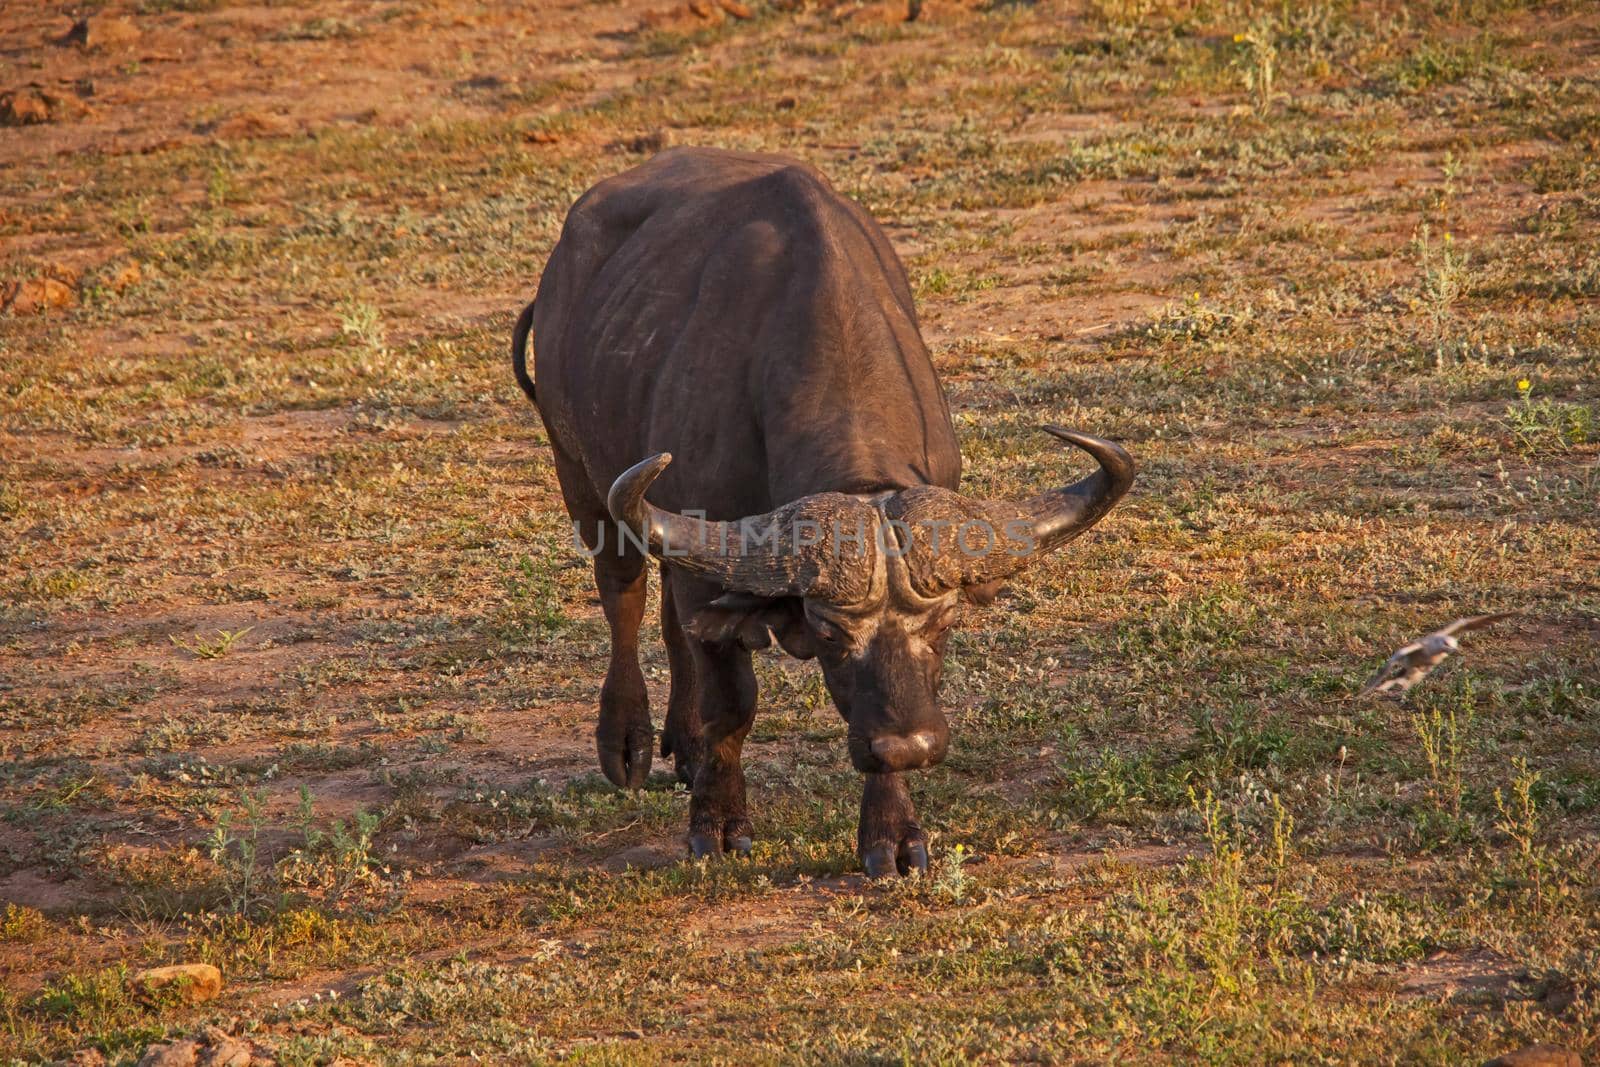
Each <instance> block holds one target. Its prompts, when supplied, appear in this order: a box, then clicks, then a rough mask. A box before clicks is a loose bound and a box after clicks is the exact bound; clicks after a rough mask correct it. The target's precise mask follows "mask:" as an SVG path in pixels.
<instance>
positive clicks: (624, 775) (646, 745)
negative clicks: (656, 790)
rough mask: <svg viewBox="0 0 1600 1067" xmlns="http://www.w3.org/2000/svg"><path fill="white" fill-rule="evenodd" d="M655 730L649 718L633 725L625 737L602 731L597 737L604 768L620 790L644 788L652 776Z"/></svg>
mask: <svg viewBox="0 0 1600 1067" xmlns="http://www.w3.org/2000/svg"><path fill="white" fill-rule="evenodd" d="M654 740H655V731H654V730H653V729H652V728H651V727H650V724H649V722H648V721H646V722H645V723H643V724H641V725H630V726H628V727H627V728H626V730H625V731H623V732H622V733H621V736H620V737H619V736H617V735H616V734H614V733H612V732H610V731H601V732H599V733H598V734H597V735H596V737H595V747H596V748H597V749H598V750H599V754H600V770H601V771H602V772H603V773H604V774H605V776H606V778H607V780H609V781H610V782H611V784H612V785H614V786H616V787H617V788H618V789H643V788H644V783H645V781H646V780H647V779H648V778H649V777H650V749H651V748H652V747H653V746H652V744H651V743H652V742H653V741H654Z"/></svg>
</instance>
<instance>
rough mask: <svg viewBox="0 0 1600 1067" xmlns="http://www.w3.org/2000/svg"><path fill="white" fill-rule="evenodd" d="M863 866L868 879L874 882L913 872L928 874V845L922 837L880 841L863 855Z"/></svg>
mask: <svg viewBox="0 0 1600 1067" xmlns="http://www.w3.org/2000/svg"><path fill="white" fill-rule="evenodd" d="M861 865H862V866H863V867H865V868H866V870H867V877H868V878H871V879H872V880H874V881H877V880H878V879H879V878H888V877H889V876H890V875H893V874H898V875H901V876H902V877H903V876H905V875H908V874H910V873H911V872H912V871H915V872H917V873H918V874H927V873H928V843H927V842H926V841H924V840H922V839H921V838H920V837H914V838H911V839H909V840H906V841H901V842H900V843H899V844H898V845H896V844H895V843H894V842H892V841H880V842H879V843H878V844H876V845H873V846H872V847H871V848H868V849H867V850H866V851H865V852H863V853H862V854H861Z"/></svg>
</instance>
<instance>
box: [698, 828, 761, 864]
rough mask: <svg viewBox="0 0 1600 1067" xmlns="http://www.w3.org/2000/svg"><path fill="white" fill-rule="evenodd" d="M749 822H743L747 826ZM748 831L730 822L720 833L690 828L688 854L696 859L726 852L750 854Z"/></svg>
mask: <svg viewBox="0 0 1600 1067" xmlns="http://www.w3.org/2000/svg"><path fill="white" fill-rule="evenodd" d="M749 825H750V824H749V823H745V824H744V826H745V827H748V826H749ZM751 844H752V842H751V840H750V832H749V830H747V829H744V828H743V827H740V826H739V825H738V823H732V824H730V825H729V826H728V828H727V829H725V830H724V831H723V832H722V833H720V834H719V833H717V832H716V831H715V830H691V831H690V832H689V855H691V856H693V857H694V858H695V859H697V860H703V859H708V858H714V857H717V856H721V855H724V854H727V853H732V854H733V855H735V856H746V857H748V856H749V855H750V848H751Z"/></svg>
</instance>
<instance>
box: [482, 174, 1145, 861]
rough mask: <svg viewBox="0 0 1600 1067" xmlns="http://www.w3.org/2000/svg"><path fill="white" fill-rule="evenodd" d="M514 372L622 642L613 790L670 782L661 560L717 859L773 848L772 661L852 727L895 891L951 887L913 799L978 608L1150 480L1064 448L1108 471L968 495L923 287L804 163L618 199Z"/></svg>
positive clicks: (678, 678)
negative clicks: (934, 861)
mask: <svg viewBox="0 0 1600 1067" xmlns="http://www.w3.org/2000/svg"><path fill="white" fill-rule="evenodd" d="M530 331H531V333H532V337H533V340H534V349H535V355H534V371H535V373H534V379H536V380H537V383H538V387H537V393H536V392H535V386H534V379H530V378H529V376H528V372H527V356H526V349H527V342H528V339H529V334H530ZM512 358H513V365H514V369H515V372H516V377H517V380H518V382H519V383H520V384H521V385H522V387H523V389H524V390H525V391H526V392H527V394H528V396H529V398H530V399H533V400H534V402H535V404H536V406H537V407H538V409H539V413H540V416H541V417H542V418H543V420H544V425H545V429H546V430H547V431H548V434H549V438H550V447H551V450H552V451H553V452H554V454H555V469H556V476H557V478H558V479H559V481H560V483H561V492H562V496H563V497H564V498H565V500H566V505H567V510H568V511H569V512H570V513H571V516H572V519H573V521H574V523H575V524H576V527H577V529H578V532H579V534H580V536H581V537H582V539H583V541H584V542H585V544H586V545H587V546H588V549H589V551H590V552H591V553H592V554H593V563H594V578H595V584H596V585H597V586H598V587H599V594H600V602H601V604H602V606H603V607H604V610H605V616H606V621H607V622H608V623H609V625H610V629H611V661H610V665H609V667H608V669H607V671H606V677H605V683H604V684H603V685H602V687H601V690H600V715H599V722H598V725H597V728H596V730H595V739H596V742H597V745H598V748H599V754H600V766H601V768H602V769H603V770H604V772H605V774H606V777H608V778H609V779H611V781H613V782H615V783H616V784H617V785H619V786H624V787H630V788H631V787H638V786H640V785H642V784H643V783H644V781H645V776H646V774H647V773H648V771H649V769H650V760H651V753H650V750H651V747H652V741H653V737H654V734H653V729H652V726H651V722H650V714H649V708H648V701H647V696H646V691H645V684H644V676H643V674H642V673H641V672H640V669H639V659H638V635H639V624H640V619H641V617H642V615H643V613H644V606H645V583H646V568H645V564H646V562H647V556H648V555H655V556H657V557H659V558H661V585H662V597H661V609H662V610H661V616H662V617H661V630H662V634H663V636H664V638H665V642H666V647H667V659H668V662H669V665H670V668H671V675H672V682H671V690H670V696H669V698H668V703H667V715H666V723H665V727H664V729H663V731H662V736H661V753H662V755H663V756H666V755H671V756H673V757H674V759H675V762H676V769H677V773H678V775H679V777H680V778H682V779H683V780H684V781H686V782H689V783H691V784H692V787H693V797H692V800H691V803H690V808H689V847H690V849H691V851H692V852H693V854H694V855H695V856H697V857H699V856H707V855H716V854H720V853H722V852H723V851H724V850H733V851H738V852H747V851H748V850H749V848H750V836H751V832H752V830H751V823H750V818H749V815H748V814H747V810H746V807H745V783H744V771H743V768H742V767H741V765H740V751H741V749H742V747H743V745H744V739H745V736H746V734H748V733H749V731H750V725H751V722H752V720H753V718H754V716H755V710H756V682H755V675H754V673H753V672H752V670H751V666H750V653H751V651H752V650H755V649H760V648H765V647H767V646H768V645H769V644H770V643H771V640H772V639H773V638H776V639H777V641H778V643H779V645H780V646H781V647H782V648H783V649H784V650H785V651H786V652H788V653H789V654H791V655H794V656H798V657H801V658H813V657H814V658H816V659H817V660H818V661H820V663H821V666H822V673H823V677H824V680H825V681H826V683H827V688H828V692H829V693H830V694H831V695H832V697H833V701H834V703H835V704H836V705H837V707H838V709H839V712H840V714H842V715H843V716H844V718H845V721H846V722H847V723H848V724H849V731H848V733H849V752H850V758H851V761H852V762H853V763H854V765H855V767H856V768H857V770H859V771H860V772H861V773H862V774H863V775H864V776H865V788H864V792H863V796H862V800H861V819H860V825H859V831H858V837H857V846H858V851H859V853H860V856H861V860H862V862H863V864H864V865H865V867H866V870H867V873H868V874H870V875H871V876H873V877H879V876H882V875H885V874H888V873H889V872H891V871H894V870H898V871H899V872H900V873H902V874H904V873H906V872H908V871H909V870H912V869H917V870H926V868H927V863H928V853H927V841H926V837H925V835H924V833H923V831H922V829H921V827H920V826H918V824H917V818H916V813H915V811H914V810H913V808H912V804H911V798H910V794H909V792H908V791H907V788H906V784H905V780H904V778H903V775H902V773H901V772H904V771H908V770H913V769H916V768H920V767H928V766H932V765H933V764H936V763H938V762H939V761H940V760H941V759H942V758H943V757H944V754H945V747H946V744H947V742H948V739H949V726H948V724H947V723H946V722H945V718H944V715H943V713H942V712H941V711H940V708H939V695H938V693H939V678H940V673H941V669H942V661H943V658H944V651H945V643H946V641H947V640H948V638H949V634H950V628H951V627H952V626H953V625H954V624H955V622H956V621H957V617H958V614H959V607H960V602H961V601H962V599H963V595H965V598H966V599H969V600H976V601H980V602H983V601H986V600H987V599H990V598H992V597H993V595H994V590H995V587H996V586H997V585H998V584H999V582H1000V580H1001V579H1003V578H1005V577H1006V576H1008V575H1010V574H1011V573H1013V572H1015V571H1017V570H1018V569H1020V568H1021V567H1023V566H1024V565H1026V564H1027V562H1028V561H1029V560H1030V559H1033V558H1036V557H1037V556H1039V555H1040V554H1042V553H1045V552H1048V551H1050V550H1052V549H1054V548H1057V547H1059V546H1060V545H1061V544H1063V543H1065V542H1066V541H1068V540H1071V539H1072V538H1074V537H1076V536H1077V535H1078V534H1080V533H1082V532H1083V531H1085V530H1087V529H1088V528H1089V527H1090V526H1092V525H1094V523H1095V522H1097V521H1098V520H1099V519H1100V518H1101V516H1103V515H1104V514H1105V513H1106V512H1107V511H1108V510H1109V509H1110V508H1111V506H1112V505H1113V504H1115V503H1116V501H1117V500H1118V499H1119V498H1120V497H1121V496H1122V495H1123V494H1124V493H1125V492H1127V490H1128V486H1129V485H1130V483H1131V482H1132V481H1133V477H1134V464H1133V460H1132V459H1131V458H1130V457H1129V455H1128V453H1127V452H1125V451H1124V450H1123V449H1122V448H1121V447H1119V446H1118V445H1115V444H1112V443H1111V442H1109V441H1103V440H1100V439H1098V438H1094V437H1090V436H1087V435H1085V434H1079V433H1074V432H1072V431H1069V430H1063V429H1060V428H1057V427H1046V429H1047V430H1048V431H1049V432H1050V433H1052V434H1054V435H1055V436H1056V437H1057V438H1060V439H1061V440H1063V441H1067V442H1070V443H1072V444H1073V445H1076V446H1077V447H1079V448H1081V449H1083V450H1084V451H1086V452H1088V453H1089V454H1090V455H1091V456H1093V457H1094V459H1095V460H1096V461H1097V462H1098V469H1097V470H1096V471H1095V472H1094V473H1093V474H1091V475H1089V476H1088V477H1085V478H1084V479H1082V480H1081V481H1078V482H1076V483H1074V484H1072V485H1068V486H1066V487H1063V488H1057V489H1050V490H1048V491H1045V492H1043V493H1041V494H1040V495H1038V496H1035V497H1033V498H1032V499H1029V500H1024V501H1019V502H1008V501H997V500H981V499H976V498H971V497H966V496H963V495H961V494H960V493H959V492H958V491H957V486H958V484H959V482H960V479H961V455H960V452H959V450H958V448H957V445H956V435H955V431H954V429H953V428H952V426H951V423H950V411H949V408H948V406H947V405H946V403H945V398H944V393H943V390H942V389H941V387H940V384H939V379H938V376H937V375H936V374H935V373H934V369H933V364H932V362H931V361H930V360H929V357H928V351H927V348H926V347H925V346H924V344H923V342H922V337H921V335H920V333H919V330H918V326H917V316H916V312H915V310H914V309H913V307H912V299H911V288H910V286H909V284H908V282H907V280H906V273H905V268H904V267H903V266H902V265H901V263H900V261H899V259H898V257H897V256H896V255H895V252H894V249H893V248H892V247H890V244H889V241H888V239H887V238H886V237H885V236H884V234H883V231H882V230H881V229H879V228H878V226H877V224H876V223H875V222H874V221H873V220H872V219H871V218H870V217H869V216H868V215H867V213H866V212H865V211H864V210H863V209H862V208H861V207H860V206H859V205H857V204H855V203H854V202H852V201H850V200H848V199H846V198H844V197H843V196H840V195H839V194H838V193H836V192H834V190H833V188H832V187H831V186H830V185H829V184H828V182H827V180H826V179H825V178H823V177H822V175H821V174H819V173H818V172H817V171H816V170H814V169H812V168H811V167H810V166H807V165H806V164H804V163H801V162H798V161H796V160H793V159H788V158H785V157H782V156H771V155H757V154H753V153H741V152H727V151H720V150H715V149H708V148H677V149H672V150H670V151H666V152H662V153H661V154H660V155H657V156H656V157H654V158H653V159H651V160H650V161H649V162H647V163H645V164H643V165H642V166H639V167H637V168H635V169H633V170H630V171H628V172H626V173H624V174H620V175H618V176H616V177H613V178H609V179H607V180H605V181H602V182H601V183H600V184H598V185H596V186H595V187H594V188H592V189H590V190H589V191H588V192H587V193H585V194H584V195H583V196H582V197H581V198H579V200H578V202H577V203H576V204H575V205H573V208H572V210H571V212H570V213H569V214H568V215H567V219H566V224H565V226H564V227H563V229H562V232H561V238H560V241H559V242H558V243H557V245H556V247H555V251H554V252H552V253H551V256H550V262H549V264H548V265H547V266H546V267H545V271H544V275H543V277H542V278H541V279H540V281H539V289H538V293H537V295H536V296H535V299H534V301H533V303H531V304H529V305H528V306H527V308H526V309H524V311H523V312H522V315H521V317H520V318H519V320H518V322H517V326H516V332H515V335H514V337H513V340H512ZM674 456H676V457H677V461H676V462H673V457H674ZM669 463H670V464H671V466H669V465H668V464H669ZM647 492H648V494H649V496H650V498H651V499H650V500H649V501H647V500H646V499H645V496H646V494H647Z"/></svg>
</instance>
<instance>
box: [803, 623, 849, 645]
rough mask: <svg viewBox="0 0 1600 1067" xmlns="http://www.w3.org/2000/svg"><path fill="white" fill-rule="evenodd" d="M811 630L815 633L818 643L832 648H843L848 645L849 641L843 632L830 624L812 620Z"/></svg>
mask: <svg viewBox="0 0 1600 1067" xmlns="http://www.w3.org/2000/svg"><path fill="white" fill-rule="evenodd" d="M811 628H812V629H813V630H814V631H815V632H816V635H817V638H818V639H819V640H820V641H822V642H823V643H825V644H828V645H832V646H833V647H834V648H843V647H845V646H846V645H847V644H849V643H850V639H849V637H848V636H846V634H845V632H844V631H843V630H841V629H839V627H837V626H835V625H834V624H833V623H831V622H823V621H822V620H821V619H814V620H812V623H811Z"/></svg>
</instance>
